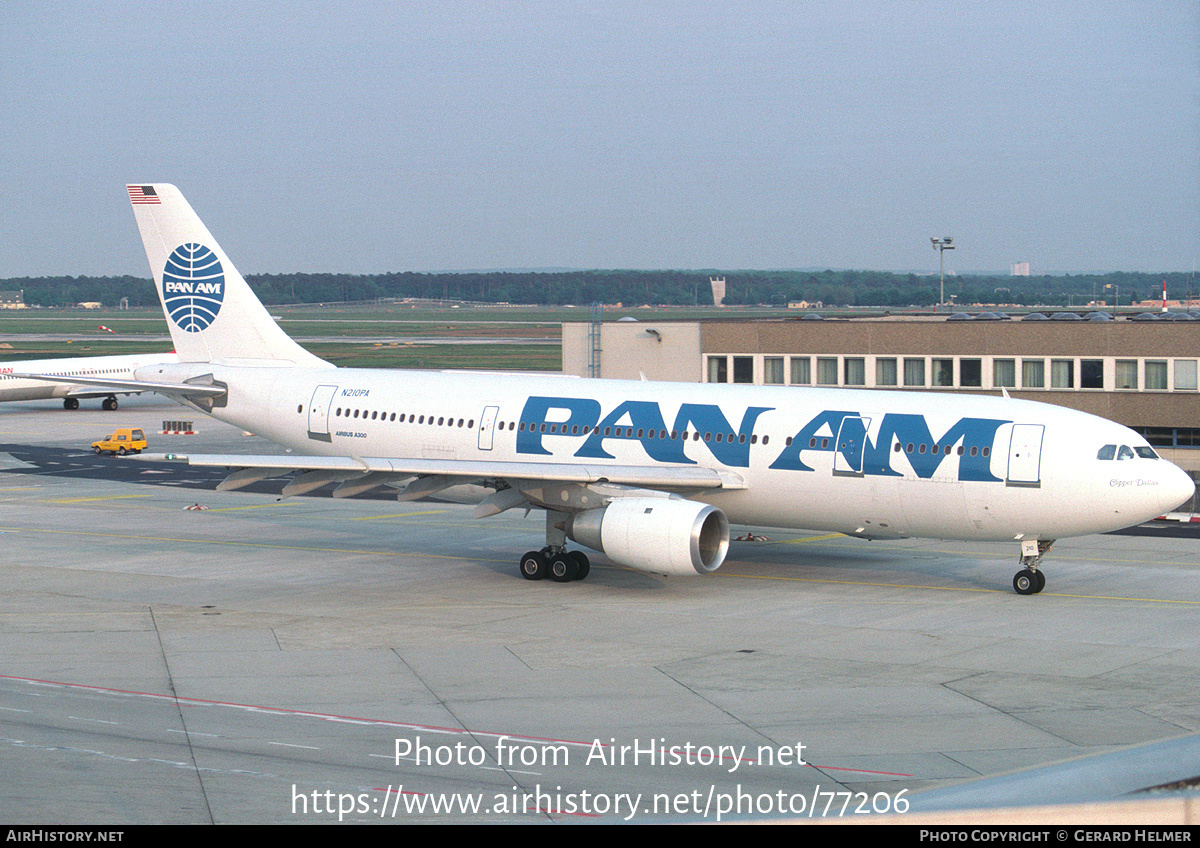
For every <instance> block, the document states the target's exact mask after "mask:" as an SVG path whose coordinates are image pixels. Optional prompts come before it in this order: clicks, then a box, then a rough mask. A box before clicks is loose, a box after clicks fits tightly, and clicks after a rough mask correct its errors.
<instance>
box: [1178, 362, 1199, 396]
mask: <svg viewBox="0 0 1200 848" xmlns="http://www.w3.org/2000/svg"><path fill="white" fill-rule="evenodd" d="M1175 390H1176V391H1192V392H1194V391H1195V390H1196V360H1194V359H1176V360H1175Z"/></svg>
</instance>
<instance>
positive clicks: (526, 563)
mask: <svg viewBox="0 0 1200 848" xmlns="http://www.w3.org/2000/svg"><path fill="white" fill-rule="evenodd" d="M549 568H550V567H549V564H548V563H547V562H546V555H545V554H543V553H542V552H541V551H530V552H529V553H527V554H525V556H523V557H521V576H522V577H524V578H525V579H526V580H541V579H542V578H543V577H545V576H546V572H547V571H549Z"/></svg>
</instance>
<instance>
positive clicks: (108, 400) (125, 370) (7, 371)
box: [0, 353, 179, 410]
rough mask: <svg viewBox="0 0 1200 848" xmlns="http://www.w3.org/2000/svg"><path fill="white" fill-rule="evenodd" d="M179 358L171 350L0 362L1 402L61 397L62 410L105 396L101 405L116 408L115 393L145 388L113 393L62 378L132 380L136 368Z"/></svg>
mask: <svg viewBox="0 0 1200 848" xmlns="http://www.w3.org/2000/svg"><path fill="white" fill-rule="evenodd" d="M178 361H179V360H178V358H177V357H176V356H175V354H173V353H147V354H129V355H119V356H77V357H70V358H65V359H34V360H26V361H25V362H0V402H8V401H19V400H46V399H48V398H62V402H63V409H79V401H81V400H85V399H87V398H104V400H103V402H102V403H101V406H103V407H104V408H105V409H108V410H113V409H116V408H117V395H118V394H134V393H135V392H136V391H145V389H137V390H132V391H124V392H116V391H113V390H112V389H110V388H97V387H96V386H94V385H84V384H83V383H70V382H65V381H64V380H65V379H67V378H71V377H95V378H100V379H113V380H133V379H134V376H133V372H134V371H135V370H137V369H138V368H141V367H143V366H146V365H155V364H159V363H167V362H169V363H174V362H178ZM18 374H44V375H46V376H48V377H54V380H48V379H44V380H37V379H33V378H31V377H24V376H20V377H19V376H16V375H18Z"/></svg>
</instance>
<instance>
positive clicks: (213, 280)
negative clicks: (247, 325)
mask: <svg viewBox="0 0 1200 848" xmlns="http://www.w3.org/2000/svg"><path fill="white" fill-rule="evenodd" d="M162 284H163V303H164V304H165V305H166V307H167V314H168V315H170V316H171V320H172V321H174V322H175V324H176V325H177V326H178V327H180V328H181V329H182V330H184V331H186V332H189V333H198V332H200V331H201V330H203V329H205V328H206V327H208V325H209V324H211V323H212V322H213V321H215V320H216V317H217V313H218V312H220V311H221V301H222V300H224V298H225V271H224V269H222V268H221V260H219V259H217V255H216V254H215V253H213V252H212V250H211V249H210V248H208V247H205V246H204V245H202V244H196V243H194V242H192V243H189V244H181V245H179V247H177V248H175V250H173V251H172V252H171V255H170V256H168V257H167V265H166V267H165V268H163V283H162Z"/></svg>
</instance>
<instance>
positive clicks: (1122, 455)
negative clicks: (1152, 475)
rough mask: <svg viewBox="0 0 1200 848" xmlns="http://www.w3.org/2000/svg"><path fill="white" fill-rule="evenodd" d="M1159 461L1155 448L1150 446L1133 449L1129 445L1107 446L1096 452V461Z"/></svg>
mask: <svg viewBox="0 0 1200 848" xmlns="http://www.w3.org/2000/svg"><path fill="white" fill-rule="evenodd" d="M1137 457H1141V458H1142V459H1159V456H1158V454H1156V453H1155V452H1154V448H1152V447H1150V446H1149V445H1141V446H1140V447H1136V448H1131V447H1129V446H1128V445H1105V446H1104V447H1102V448H1100V450H1098V451H1096V459H1135V458H1137Z"/></svg>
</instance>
